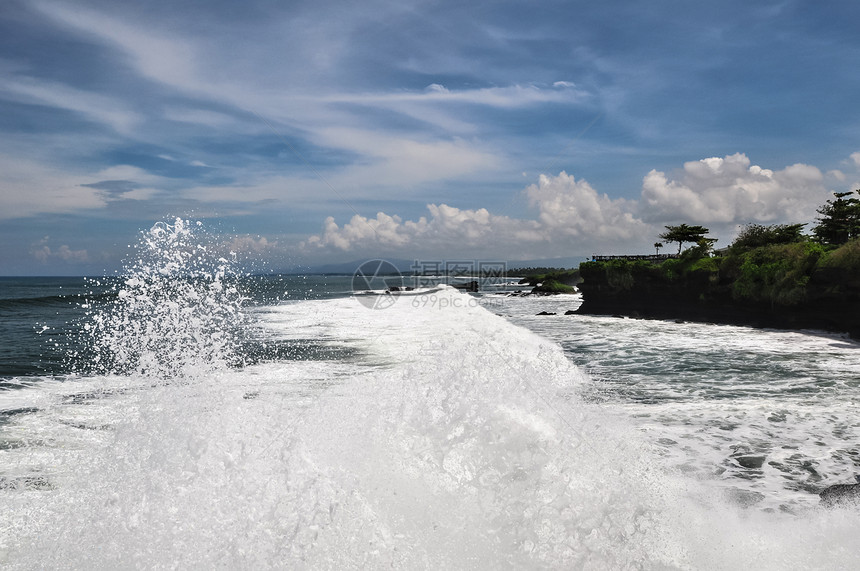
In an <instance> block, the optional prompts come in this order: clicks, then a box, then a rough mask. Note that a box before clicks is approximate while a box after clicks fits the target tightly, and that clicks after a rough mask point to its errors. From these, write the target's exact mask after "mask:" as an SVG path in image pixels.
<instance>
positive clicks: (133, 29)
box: [34, 2, 201, 91]
mask: <svg viewBox="0 0 860 571" xmlns="http://www.w3.org/2000/svg"><path fill="white" fill-rule="evenodd" d="M34 6H35V7H36V8H38V9H39V10H40V11H41V12H42V13H43V14H44V15H45V16H47V17H48V18H51V19H52V20H54V21H56V22H59V23H61V24H63V25H65V26H68V27H71V28H73V29H77V30H79V31H82V32H84V33H85V34H87V35H88V36H90V37H91V38H93V39H98V40H102V41H103V42H105V43H107V44H109V45H110V46H111V47H114V48H117V47H118V48H120V49H122V50H123V51H124V52H125V53H126V54H128V55H129V56H130V57H131V58H132V59H133V62H134V64H135V66H136V67H137V69H138V70H139V71H140V72H141V73H142V74H143V75H144V76H146V77H149V78H151V79H153V80H156V81H159V82H162V83H166V84H169V85H173V86H175V87H184V88H185V89H187V90H191V91H195V90H198V89H200V88H201V84H200V81H199V79H198V76H197V73H196V65H195V63H196V61H197V60H198V58H197V53H196V50H195V47H194V46H193V44H192V43H191V42H187V41H183V40H180V39H177V38H171V37H167V36H164V35H163V34H160V33H159V32H158V31H157V30H155V29H152V28H148V29H147V28H145V27H143V26H135V25H132V24H128V23H126V22H123V21H122V20H119V19H117V18H112V17H110V16H108V15H106V14H105V13H102V12H97V11H94V10H88V9H86V8H83V7H81V6H71V5H66V4H63V3H59V2H35V3H34Z"/></svg>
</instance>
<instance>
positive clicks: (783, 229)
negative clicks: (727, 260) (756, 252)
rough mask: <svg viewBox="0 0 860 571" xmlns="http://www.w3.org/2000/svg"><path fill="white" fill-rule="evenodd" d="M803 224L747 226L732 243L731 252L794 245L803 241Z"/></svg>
mask: <svg viewBox="0 0 860 571" xmlns="http://www.w3.org/2000/svg"><path fill="white" fill-rule="evenodd" d="M804 226H806V224H805V223H803V224H771V225H770V226H762V225H761V224H747V225H746V226H744V227H743V228H742V229H741V231H740V232H738V237H737V238H735V241H734V242H732V250H734V251H735V252H744V251H746V250H751V249H753V248H759V247H761V246H767V245H770V244H794V243H795V242H802V241H803V239H804V238H803V227H804Z"/></svg>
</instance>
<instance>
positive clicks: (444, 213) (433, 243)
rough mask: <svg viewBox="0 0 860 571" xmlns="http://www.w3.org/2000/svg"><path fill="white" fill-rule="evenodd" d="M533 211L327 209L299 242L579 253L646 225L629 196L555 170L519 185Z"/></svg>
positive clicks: (622, 239)
mask: <svg viewBox="0 0 860 571" xmlns="http://www.w3.org/2000/svg"><path fill="white" fill-rule="evenodd" d="M525 194H526V196H527V197H528V199H529V202H530V204H531V205H532V206H533V207H535V208H536V209H537V211H538V216H537V219H518V218H510V217H508V216H499V215H495V214H492V213H490V212H489V211H488V210H487V209H486V208H478V209H474V210H468V209H459V208H455V207H453V206H449V205H447V204H428V205H427V210H428V212H429V216H428V217H424V216H422V217H420V218H419V219H418V220H406V221H404V220H402V219H401V218H400V217H399V216H396V215H394V216H392V215H388V214H386V213H384V212H379V213H378V214H377V215H376V218H365V217H363V216H360V215H358V214H356V215H355V216H353V217H352V219H351V220H350V221H349V222H348V223H346V224H345V225H344V226H343V227H340V226H338V224H337V223H336V222H335V220H334V218H333V217H328V218H327V219H326V220H325V223H324V225H323V231H322V233H321V234H319V235H315V236H311V237H310V238H309V239H308V240H306V241H305V242H304V243H303V244H302V245H301V247H302V248H303V249H305V250H306V251H313V250H317V249H321V248H322V249H325V248H328V249H334V250H340V251H351V252H362V251H368V250H370V249H372V248H378V249H384V250H385V251H388V252H395V253H397V252H399V253H401V255H418V253H420V252H430V253H432V252H436V253H437V255H438V252H440V251H455V252H463V253H467V255H478V254H481V255H491V256H497V257H498V256H503V255H516V254H514V253H515V252H517V253H519V255H521V256H544V257H549V256H562V255H572V254H581V253H582V252H585V251H589V250H590V249H592V248H595V247H597V245H598V244H602V245H604V246H608V247H611V246H613V245H619V244H634V243H636V242H637V241H641V240H642V239H645V240H646V241H647V239H648V238H650V235H649V232H650V231H651V230H652V229H651V228H650V227H649V226H647V225H646V224H644V223H643V222H642V221H640V220H636V219H635V218H634V217H633V215H632V214H631V213H630V208H631V206H632V205H631V204H630V203H629V202H628V201H625V200H611V199H609V197H607V196H606V195H598V193H597V192H596V191H595V190H594V189H593V188H592V187H591V186H590V185H589V184H588V183H587V182H586V181H576V180H575V179H574V177H572V176H570V175H568V174H566V173H561V174H559V175H558V176H556V177H550V176H545V175H544V176H541V177H540V181H539V182H538V184H535V185H531V186H529V187H528V188H527V189H526V190H525Z"/></svg>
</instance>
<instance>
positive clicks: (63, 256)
mask: <svg viewBox="0 0 860 571" xmlns="http://www.w3.org/2000/svg"><path fill="white" fill-rule="evenodd" d="M49 241H50V237H49V236H45V237H44V238H42V239H41V240H39V241H38V242H36V243H35V244H33V245H32V246H31V248H30V254H32V256H33V257H34V258H36V259H37V260H38V261H40V262H42V263H48V262H51V261H55V260H61V261H64V262H88V261H90V256H89V254H88V253H87V251H86V250H72V249H71V248H70V247H69V246H68V245H66V244H63V245H62V246H60V247H59V248H56V249H52V248H51V247H50V246H49V245H48V242H49Z"/></svg>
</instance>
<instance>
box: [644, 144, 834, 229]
mask: <svg viewBox="0 0 860 571" xmlns="http://www.w3.org/2000/svg"><path fill="white" fill-rule="evenodd" d="M823 181H824V175H823V174H822V173H821V171H820V170H818V168H816V167H814V166H810V165H805V164H795V165H791V166H788V167H785V168H784V169H782V170H779V171H773V170H770V169H766V168H762V167H760V166H758V165H752V164H751V162H750V159H749V158H747V156H746V155H745V154H742V153H736V154H734V155H729V156H726V157H723V158H719V157H711V158H707V159H702V160H699V161H690V162H687V163H684V167H683V169H682V170H681V171H680V172H679V173H678V174H676V175H675V176H674V177H673V178H670V177H669V176H667V175H666V173H664V172H661V171H658V170H652V171H651V172H649V173H648V174H647V175H645V178H644V180H643V182H642V196H641V201H640V209H639V214H640V217H641V218H642V219H643V220H645V221H647V222H666V223H676V222H682V221H693V222H695V223H698V224H740V223H746V222H763V223H770V222H778V221H785V220H790V221H804V220H809V219H810V216H811V215H813V214H814V213H815V208H816V207H817V206H818V205H820V204H822V203H823V202H824V200H826V198H827V189H826V188H825V187H824V184H823Z"/></svg>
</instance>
